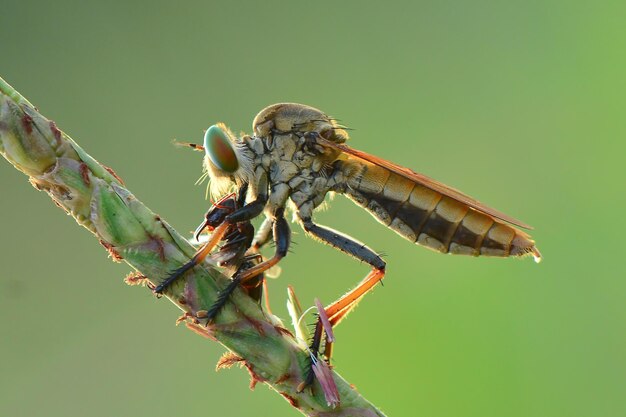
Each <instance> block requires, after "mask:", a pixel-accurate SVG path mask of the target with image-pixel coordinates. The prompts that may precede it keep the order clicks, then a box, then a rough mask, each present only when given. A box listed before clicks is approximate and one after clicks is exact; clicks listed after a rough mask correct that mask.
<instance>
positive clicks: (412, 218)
mask: <svg viewBox="0 0 626 417" xmlns="http://www.w3.org/2000/svg"><path fill="white" fill-rule="evenodd" d="M344 192H345V194H346V195H347V196H348V197H349V198H351V199H352V200H353V201H355V202H356V203H357V204H359V205H360V206H362V207H364V208H365V209H367V210H368V211H369V212H370V213H371V214H372V215H373V216H374V217H375V218H376V219H377V220H378V221H380V222H381V223H382V224H384V225H385V226H387V227H389V228H390V229H392V230H394V231H395V232H397V233H398V234H400V235H401V236H403V237H404V238H406V239H408V240H410V241H412V242H414V243H417V244H419V245H421V246H425V247H427V248H430V249H433V250H435V251H438V252H441V253H452V254H460V255H471V256H480V255H486V256H502V257H506V256H523V255H526V254H533V255H535V256H536V257H538V256H539V252H538V251H537V249H536V248H535V243H534V241H533V240H531V239H530V236H528V235H527V234H526V233H524V232H523V231H521V230H519V229H517V228H515V227H513V226H509V225H508V224H505V223H503V222H501V221H499V220H497V219H494V218H493V217H491V216H489V215H487V214H485V213H482V212H480V211H477V210H475V209H473V208H470V207H469V206H468V205H466V204H464V203H461V202H458V201H456V200H454V199H452V198H450V197H447V196H444V195H442V194H440V193H438V192H436V191H433V190H431V189H429V188H427V187H425V186H423V185H420V184H417V183H415V182H413V181H411V180H409V179H407V178H405V177H402V176H400V175H397V174H395V173H392V172H389V171H388V170H386V169H384V168H381V167H378V166H376V165H373V164H364V165H363V166H362V170H361V171H360V173H359V174H358V175H354V176H352V177H351V178H349V179H348V187H347V189H346V190H345V191H344Z"/></svg>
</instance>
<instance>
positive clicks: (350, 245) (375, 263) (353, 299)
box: [301, 218, 386, 389]
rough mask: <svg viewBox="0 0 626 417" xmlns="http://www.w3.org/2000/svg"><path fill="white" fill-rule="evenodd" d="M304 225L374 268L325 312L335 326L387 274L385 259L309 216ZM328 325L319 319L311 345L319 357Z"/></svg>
mask: <svg viewBox="0 0 626 417" xmlns="http://www.w3.org/2000/svg"><path fill="white" fill-rule="evenodd" d="M301 222H302V227H303V228H304V230H305V231H306V232H307V234H309V235H311V236H313V237H314V238H317V239H319V240H321V241H322V242H324V243H326V244H328V245H330V246H332V247H334V248H336V249H339V250H340V251H342V252H344V253H346V254H348V255H350V256H352V257H353V258H356V259H358V260H360V261H362V262H366V263H368V264H369V265H370V266H371V267H372V271H371V272H370V273H369V274H367V276H366V277H365V278H364V279H363V280H362V281H361V282H360V283H359V284H358V285H357V286H356V287H355V288H353V289H352V290H350V291H349V292H347V293H346V294H344V295H343V296H342V297H340V298H339V299H338V300H337V301H335V302H333V303H332V304H330V305H329V306H327V307H326V308H324V312H325V314H326V316H327V317H328V320H329V321H330V324H331V326H333V327H334V326H336V325H337V324H339V322H340V321H341V320H342V319H343V318H345V317H346V315H347V314H348V313H349V312H350V311H352V309H353V308H354V307H356V305H357V304H358V302H359V300H360V299H361V298H362V297H363V296H364V295H365V294H367V293H368V292H369V291H370V290H371V289H372V288H374V286H375V285H376V284H377V283H379V282H381V281H382V279H383V277H384V276H385V266H386V264H385V261H383V260H382V258H381V257H380V256H379V255H378V254H376V252H374V251H373V250H372V249H370V248H368V247H367V246H366V245H365V244H363V243H360V242H358V241H356V240H354V239H353V238H351V237H350V236H347V235H345V234H343V233H340V232H338V231H336V230H333V229H331V228H328V227H324V226H320V225H317V224H315V223H313V221H312V220H311V219H310V218H308V219H306V218H305V219H301ZM323 332H324V328H323V325H322V322H321V320H320V319H318V321H317V323H316V325H315V331H314V333H313V338H312V341H311V345H310V347H309V348H310V350H311V353H312V354H313V355H314V356H315V357H317V356H318V354H319V350H320V346H321V343H322V339H323ZM331 355H332V343H330V342H328V341H326V344H325V346H324V356H326V360H327V361H330V357H331ZM313 377H314V374H313V372H312V370H310V371H309V373H308V374H307V378H306V380H305V381H304V384H303V385H302V386H301V389H304V388H305V387H306V386H308V385H310V384H311V383H312V382H313Z"/></svg>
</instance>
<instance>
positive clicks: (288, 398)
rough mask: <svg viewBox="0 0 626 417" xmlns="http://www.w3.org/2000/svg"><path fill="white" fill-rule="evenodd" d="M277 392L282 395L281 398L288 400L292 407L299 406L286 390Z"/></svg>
mask: <svg viewBox="0 0 626 417" xmlns="http://www.w3.org/2000/svg"><path fill="white" fill-rule="evenodd" d="M279 394H280V395H282V396H283V398H285V399H286V400H287V401H289V404H291V406H292V407H293V408H300V403H299V402H298V400H296V399H295V398H293V397H292V396H291V395H289V394H287V393H286V392H279Z"/></svg>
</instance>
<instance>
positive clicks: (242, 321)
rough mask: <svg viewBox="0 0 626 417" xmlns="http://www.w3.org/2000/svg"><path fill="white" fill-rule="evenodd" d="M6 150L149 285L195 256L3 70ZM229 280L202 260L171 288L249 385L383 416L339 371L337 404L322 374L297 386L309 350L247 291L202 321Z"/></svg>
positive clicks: (1, 113) (341, 411)
mask: <svg viewBox="0 0 626 417" xmlns="http://www.w3.org/2000/svg"><path fill="white" fill-rule="evenodd" d="M0 154H2V156H4V157H5V158H6V159H7V160H8V161H9V162H10V163H11V164H12V165H13V166H14V167H15V168H17V169H18V170H19V171H21V172H23V173H24V174H26V175H28V176H29V177H30V182H31V184H32V185H33V186H34V187H35V188H37V189H38V190H43V191H46V192H47V193H48V194H49V195H50V197H51V198H52V199H53V200H54V202H55V203H56V204H57V205H58V206H59V207H61V208H62V209H64V210H65V211H67V212H68V213H69V214H71V215H72V216H73V217H74V219H76V221H77V222H78V223H79V224H80V225H81V226H83V227H85V228H86V229H88V230H89V231H91V232H92V233H93V234H94V235H95V236H96V237H97V238H98V239H99V241H100V243H101V244H102V245H103V246H104V247H105V248H107V249H108V251H109V253H110V254H111V255H112V257H113V259H116V260H123V261H124V262H126V263H127V264H128V265H130V266H131V267H133V268H134V269H135V270H136V271H137V272H138V273H139V274H141V276H143V277H147V279H148V280H149V281H150V282H151V283H153V284H154V283H157V284H158V283H159V282H160V281H161V280H163V279H164V278H165V277H166V276H167V275H168V271H172V270H174V269H176V268H177V267H179V266H180V265H182V264H184V263H185V262H186V261H187V260H188V259H189V258H190V257H191V256H193V254H194V252H195V249H194V248H193V246H191V244H189V243H188V242H187V240H185V238H183V237H182V236H181V235H180V234H179V233H178V232H176V231H175V230H174V229H173V228H172V227H171V226H170V225H168V224H167V223H166V222H165V221H164V220H163V219H161V218H160V217H159V216H158V215H156V214H155V213H153V212H152V211H151V210H150V209H148V208H147V207H146V206H145V205H144V204H143V203H142V202H140V201H139V200H137V199H136V198H135V197H134V196H133V194H131V192H130V191H128V190H127V189H126V188H125V186H124V184H123V182H122V181H121V180H120V178H119V177H117V176H116V175H115V173H114V172H113V171H112V170H111V169H110V168H107V167H105V166H103V165H101V164H100V163H98V162H97V161H96V160H95V159H93V158H92V157H91V156H90V155H88V154H87V153H86V152H85V151H84V150H83V149H82V148H81V147H80V146H78V145H77V144H76V143H75V142H74V141H73V140H72V139H71V138H70V137H69V136H67V135H66V134H65V133H63V132H62V131H60V130H59V129H58V128H57V127H56V125H55V124H54V122H52V121H50V120H48V119H46V118H45V117H43V116H42V115H41V114H40V113H39V112H38V111H37V110H36V109H35V108H34V107H33V106H32V104H30V103H29V102H28V101H27V100H26V99H25V98H24V97H22V95H21V94H19V93H18V92H17V91H16V90H15V89H13V88H12V87H11V86H10V85H9V84H7V83H6V82H5V81H4V80H3V79H2V78H0ZM228 282H229V278H228V277H226V276H224V275H223V274H222V273H221V272H220V271H219V270H218V269H217V268H215V267H213V266H212V265H210V264H208V263H204V264H203V265H202V266H201V267H196V268H194V269H193V270H191V271H189V272H188V273H186V274H185V277H184V278H181V279H180V280H179V281H178V282H176V283H175V284H174V285H172V286H171V287H170V288H169V289H168V290H167V291H166V294H165V295H166V297H167V298H168V299H169V300H170V301H171V302H173V303H174V304H176V305H177V306H178V307H179V308H180V309H181V310H183V312H184V313H185V317H186V321H187V324H188V327H190V328H192V329H194V330H196V331H197V332H199V333H201V334H204V335H205V336H208V337H209V338H212V339H215V340H217V341H218V342H219V343H221V344H222V345H223V346H225V347H226V348H227V349H229V350H230V351H231V352H232V353H233V354H234V355H231V356H227V357H225V358H226V359H225V360H223V361H221V363H222V365H225V366H228V365H229V364H232V363H233V362H238V363H240V364H242V365H245V367H246V368H247V369H248V370H249V372H250V375H251V377H252V379H253V381H252V383H256V382H264V383H267V384H268V385H269V386H270V387H271V388H272V389H273V390H275V391H276V392H278V393H279V394H280V395H282V396H283V397H284V398H285V399H287V401H288V402H289V403H290V404H291V405H292V406H293V407H295V408H297V409H298V410H299V411H300V412H302V414H304V415H307V416H318V417H322V416H323V417H333V416H336V417H340V416H341V417H350V416H354V417H357V416H361V417H363V416H367V417H375V416H384V414H383V413H382V412H381V411H379V410H378V409H377V408H376V407H374V406H373V405H372V404H371V403H369V402H368V401H367V400H366V399H365V398H363V397H362V396H361V395H360V394H358V393H357V392H356V390H355V389H354V388H352V387H351V386H350V384H348V383H347V382H346V381H345V380H344V379H343V378H341V377H340V376H339V375H338V374H336V373H335V372H334V371H333V379H334V380H335V383H336V385H337V388H338V391H339V394H340V398H341V404H340V405H338V406H336V407H334V408H332V407H330V406H328V405H327V403H326V400H325V398H324V394H323V393H322V390H321V387H320V385H319V383H318V382H317V381H315V383H314V384H313V385H312V387H311V388H310V389H306V390H304V392H301V393H299V392H298V391H297V387H298V385H299V384H300V383H301V382H302V381H303V380H304V373H305V372H306V371H307V364H308V353H307V352H306V349H304V348H303V346H302V345H301V344H300V343H298V341H297V340H296V339H295V338H294V336H293V335H292V334H291V332H289V331H288V330H286V329H285V328H284V326H283V324H282V323H281V321H280V320H279V319H278V318H276V317H274V316H271V315H269V314H266V313H264V312H263V311H262V309H261V308H260V307H259V305H258V304H257V303H256V302H255V301H254V300H252V299H251V298H249V297H248V296H247V295H246V294H245V293H244V292H242V291H239V290H237V291H235V293H234V294H233V297H232V298H231V300H230V302H228V303H227V305H226V306H225V308H224V309H223V310H222V311H221V313H220V314H219V316H218V317H217V319H216V320H215V322H214V323H213V324H212V325H210V326H209V327H205V326H204V325H203V324H200V323H203V321H202V312H203V311H206V310H208V309H209V308H210V306H211V305H212V303H213V302H214V301H215V299H216V298H217V295H218V291H219V289H220V288H224V287H225V286H226V285H227V283H228ZM235 355H236V356H235Z"/></svg>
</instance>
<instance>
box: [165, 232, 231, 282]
mask: <svg viewBox="0 0 626 417" xmlns="http://www.w3.org/2000/svg"><path fill="white" fill-rule="evenodd" d="M229 226H230V225H229V224H228V223H222V224H221V225H219V226H218V227H217V228H215V230H214V231H213V234H212V235H211V237H210V238H209V240H208V241H207V242H206V243H205V244H204V245H203V246H202V247H201V248H200V250H198V252H196V254H195V255H194V256H193V258H191V260H190V261H189V262H187V263H186V264H184V265H183V266H181V267H180V268H178V269H177V270H175V271H174V272H172V273H171V274H170V275H169V276H168V277H167V278H166V279H165V280H163V281H162V282H161V283H160V284H159V285H157V286H156V288H155V289H154V292H155V293H156V294H163V292H164V291H165V290H166V289H167V288H168V287H169V286H170V285H172V283H173V282H174V281H176V280H177V279H178V278H180V277H181V276H182V275H183V274H184V273H185V272H187V271H189V270H190V269H191V268H193V267H194V266H196V265H199V264H201V263H202V262H203V261H204V260H205V259H206V257H207V256H208V255H209V253H211V251H212V250H213V248H214V247H215V245H217V244H218V242H219V241H220V240H222V238H223V237H224V234H225V233H226V230H227V229H228V227H229Z"/></svg>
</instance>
